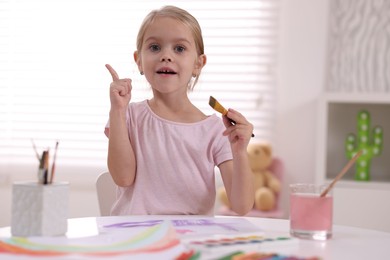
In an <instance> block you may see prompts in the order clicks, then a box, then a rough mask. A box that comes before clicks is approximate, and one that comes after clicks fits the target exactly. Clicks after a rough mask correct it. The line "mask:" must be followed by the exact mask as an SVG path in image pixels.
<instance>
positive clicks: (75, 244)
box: [0, 221, 184, 259]
mask: <svg viewBox="0 0 390 260" xmlns="http://www.w3.org/2000/svg"><path fill="white" fill-rule="evenodd" d="M126 234H128V233H125V232H113V233H110V234H101V235H99V236H92V237H87V238H82V239H81V238H78V239H67V238H63V237H51V238H47V237H46V238H38V237H31V238H22V237H11V238H6V239H0V254H4V253H7V254H19V255H29V256H63V255H69V254H79V255H84V256H94V255H95V256H105V257H108V256H116V255H121V254H132V255H140V254H158V256H159V257H162V258H161V259H169V258H172V257H173V256H177V255H178V254H180V253H182V252H183V251H184V246H183V245H182V244H181V242H180V240H179V239H178V238H177V235H176V232H175V229H174V228H173V227H172V225H171V223H170V222H167V221H165V222H162V223H160V224H158V225H154V226H151V227H148V228H146V229H143V230H142V232H139V233H137V234H136V235H131V237H129V235H127V236H126ZM112 241H114V242H112ZM110 242H111V243H110ZM168 252H169V253H170V254H171V255H167V254H168ZM164 257H165V258H164Z"/></svg>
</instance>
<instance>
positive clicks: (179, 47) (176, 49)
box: [175, 46, 186, 53]
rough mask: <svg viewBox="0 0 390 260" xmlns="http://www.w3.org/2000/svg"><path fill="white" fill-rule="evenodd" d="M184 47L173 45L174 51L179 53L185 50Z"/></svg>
mask: <svg viewBox="0 0 390 260" xmlns="http://www.w3.org/2000/svg"><path fill="white" fill-rule="evenodd" d="M185 49H186V48H185V47H183V46H176V47H175V51H176V52H179V53H181V52H183V51H185Z"/></svg>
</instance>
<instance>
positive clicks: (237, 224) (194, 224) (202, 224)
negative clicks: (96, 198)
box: [99, 217, 263, 238]
mask: <svg viewBox="0 0 390 260" xmlns="http://www.w3.org/2000/svg"><path fill="white" fill-rule="evenodd" d="M163 221H164V220H158V219H157V220H156V219H153V220H143V221H142V220H140V221H136V220H134V221H122V222H121V221H110V222H106V220H105V219H101V222H100V223H99V226H100V228H101V230H111V229H133V228H139V227H152V226H155V225H158V224H160V223H162V222H163ZM169 221H170V222H171V223H172V225H173V227H174V228H175V230H176V233H177V234H178V235H179V236H180V237H181V238H188V237H191V236H207V235H236V234H242V233H258V234H260V233H262V232H263V231H262V229H260V228H259V227H257V226H255V225H254V224H252V223H251V222H250V221H248V220H246V219H238V218H214V217H205V218H187V219H170V220H169Z"/></svg>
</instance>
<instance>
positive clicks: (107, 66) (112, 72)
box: [106, 64, 119, 81]
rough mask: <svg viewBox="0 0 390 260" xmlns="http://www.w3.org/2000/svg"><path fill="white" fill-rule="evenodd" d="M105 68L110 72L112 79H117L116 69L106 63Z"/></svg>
mask: <svg viewBox="0 0 390 260" xmlns="http://www.w3.org/2000/svg"><path fill="white" fill-rule="evenodd" d="M106 68H107V69H108V71H109V72H110V74H111V77H112V80H113V81H116V80H119V76H118V73H116V71H115V70H114V69H113V68H112V67H111V65H110V64H106Z"/></svg>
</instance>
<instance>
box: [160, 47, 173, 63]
mask: <svg viewBox="0 0 390 260" xmlns="http://www.w3.org/2000/svg"><path fill="white" fill-rule="evenodd" d="M160 61H161V62H172V58H171V55H170V54H169V51H168V50H166V51H164V52H163V53H162V54H161V58H160Z"/></svg>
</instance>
